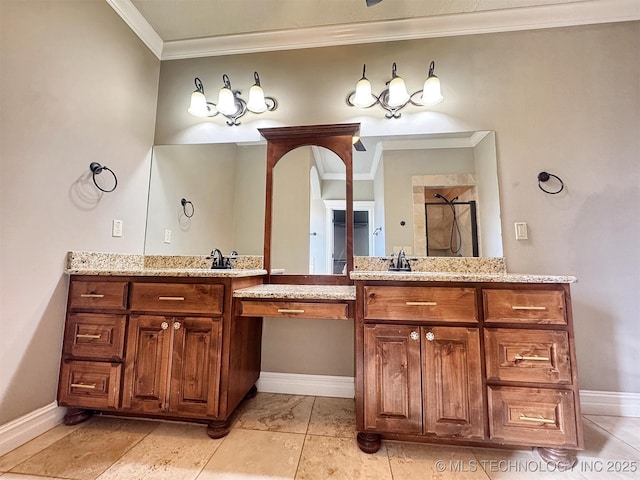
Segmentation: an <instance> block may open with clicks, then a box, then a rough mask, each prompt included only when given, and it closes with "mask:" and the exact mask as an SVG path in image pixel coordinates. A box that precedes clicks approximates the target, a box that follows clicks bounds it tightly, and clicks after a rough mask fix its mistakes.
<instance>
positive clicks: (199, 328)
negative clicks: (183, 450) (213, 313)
mask: <svg viewBox="0 0 640 480" xmlns="http://www.w3.org/2000/svg"><path fill="white" fill-rule="evenodd" d="M176 322H178V323H179V324H180V325H179V326H178V328H175V327H174V339H173V363H172V366H171V372H172V374H171V402H170V411H171V412H173V413H178V412H179V413H180V414H185V415H188V414H195V415H199V416H201V415H208V416H216V415H217V414H218V397H219V394H218V389H219V378H220V374H219V372H220V357H221V352H222V349H221V348H220V341H221V333H222V332H221V330H222V328H221V322H220V321H218V320H214V319H211V318H180V317H178V318H176Z"/></svg>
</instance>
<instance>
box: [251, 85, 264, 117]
mask: <svg viewBox="0 0 640 480" xmlns="http://www.w3.org/2000/svg"><path fill="white" fill-rule="evenodd" d="M247 109H248V110H249V111H250V112H253V113H262V112H266V111H267V103H266V102H265V101H264V90H262V87H261V86H260V85H254V86H252V87H251V88H250V89H249V101H248V102H247Z"/></svg>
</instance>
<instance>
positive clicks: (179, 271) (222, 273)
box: [65, 268, 267, 278]
mask: <svg viewBox="0 0 640 480" xmlns="http://www.w3.org/2000/svg"><path fill="white" fill-rule="evenodd" d="M65 273H67V274H69V275H108V276H123V277H218V278H220V277H222V278H235V277H255V276H261V275H266V274H267V271H266V270H260V269H234V268H230V269H226V270H214V269H211V268H209V269H206V268H132V269H126V268H124V269H69V268H67V269H66V270H65Z"/></svg>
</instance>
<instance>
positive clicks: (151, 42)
mask: <svg viewBox="0 0 640 480" xmlns="http://www.w3.org/2000/svg"><path fill="white" fill-rule="evenodd" d="M106 2H107V3H108V4H109V5H110V6H111V8H113V9H114V10H115V11H116V13H117V14H118V15H120V17H121V18H122V19H123V20H124V21H125V23H126V24H127V25H129V28H130V29H131V30H133V32H134V33H135V34H136V35H137V36H138V38H140V40H142V42H143V43H144V44H145V45H146V46H147V48H149V50H151V52H152V53H153V54H154V55H155V56H156V57H158V58H159V59H160V60H162V48H163V46H164V41H163V40H162V38H160V35H158V34H157V33H156V31H155V30H154V29H153V27H152V26H151V25H149V22H147V19H146V18H144V17H143V16H142V14H141V13H140V11H139V10H138V9H137V8H136V7H135V6H134V5H133V3H131V0H106Z"/></svg>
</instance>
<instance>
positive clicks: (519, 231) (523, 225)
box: [514, 222, 529, 240]
mask: <svg viewBox="0 0 640 480" xmlns="http://www.w3.org/2000/svg"><path fill="white" fill-rule="evenodd" d="M514 226H515V228H516V240H527V239H528V238H529V232H528V231H527V222H515V223H514Z"/></svg>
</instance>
